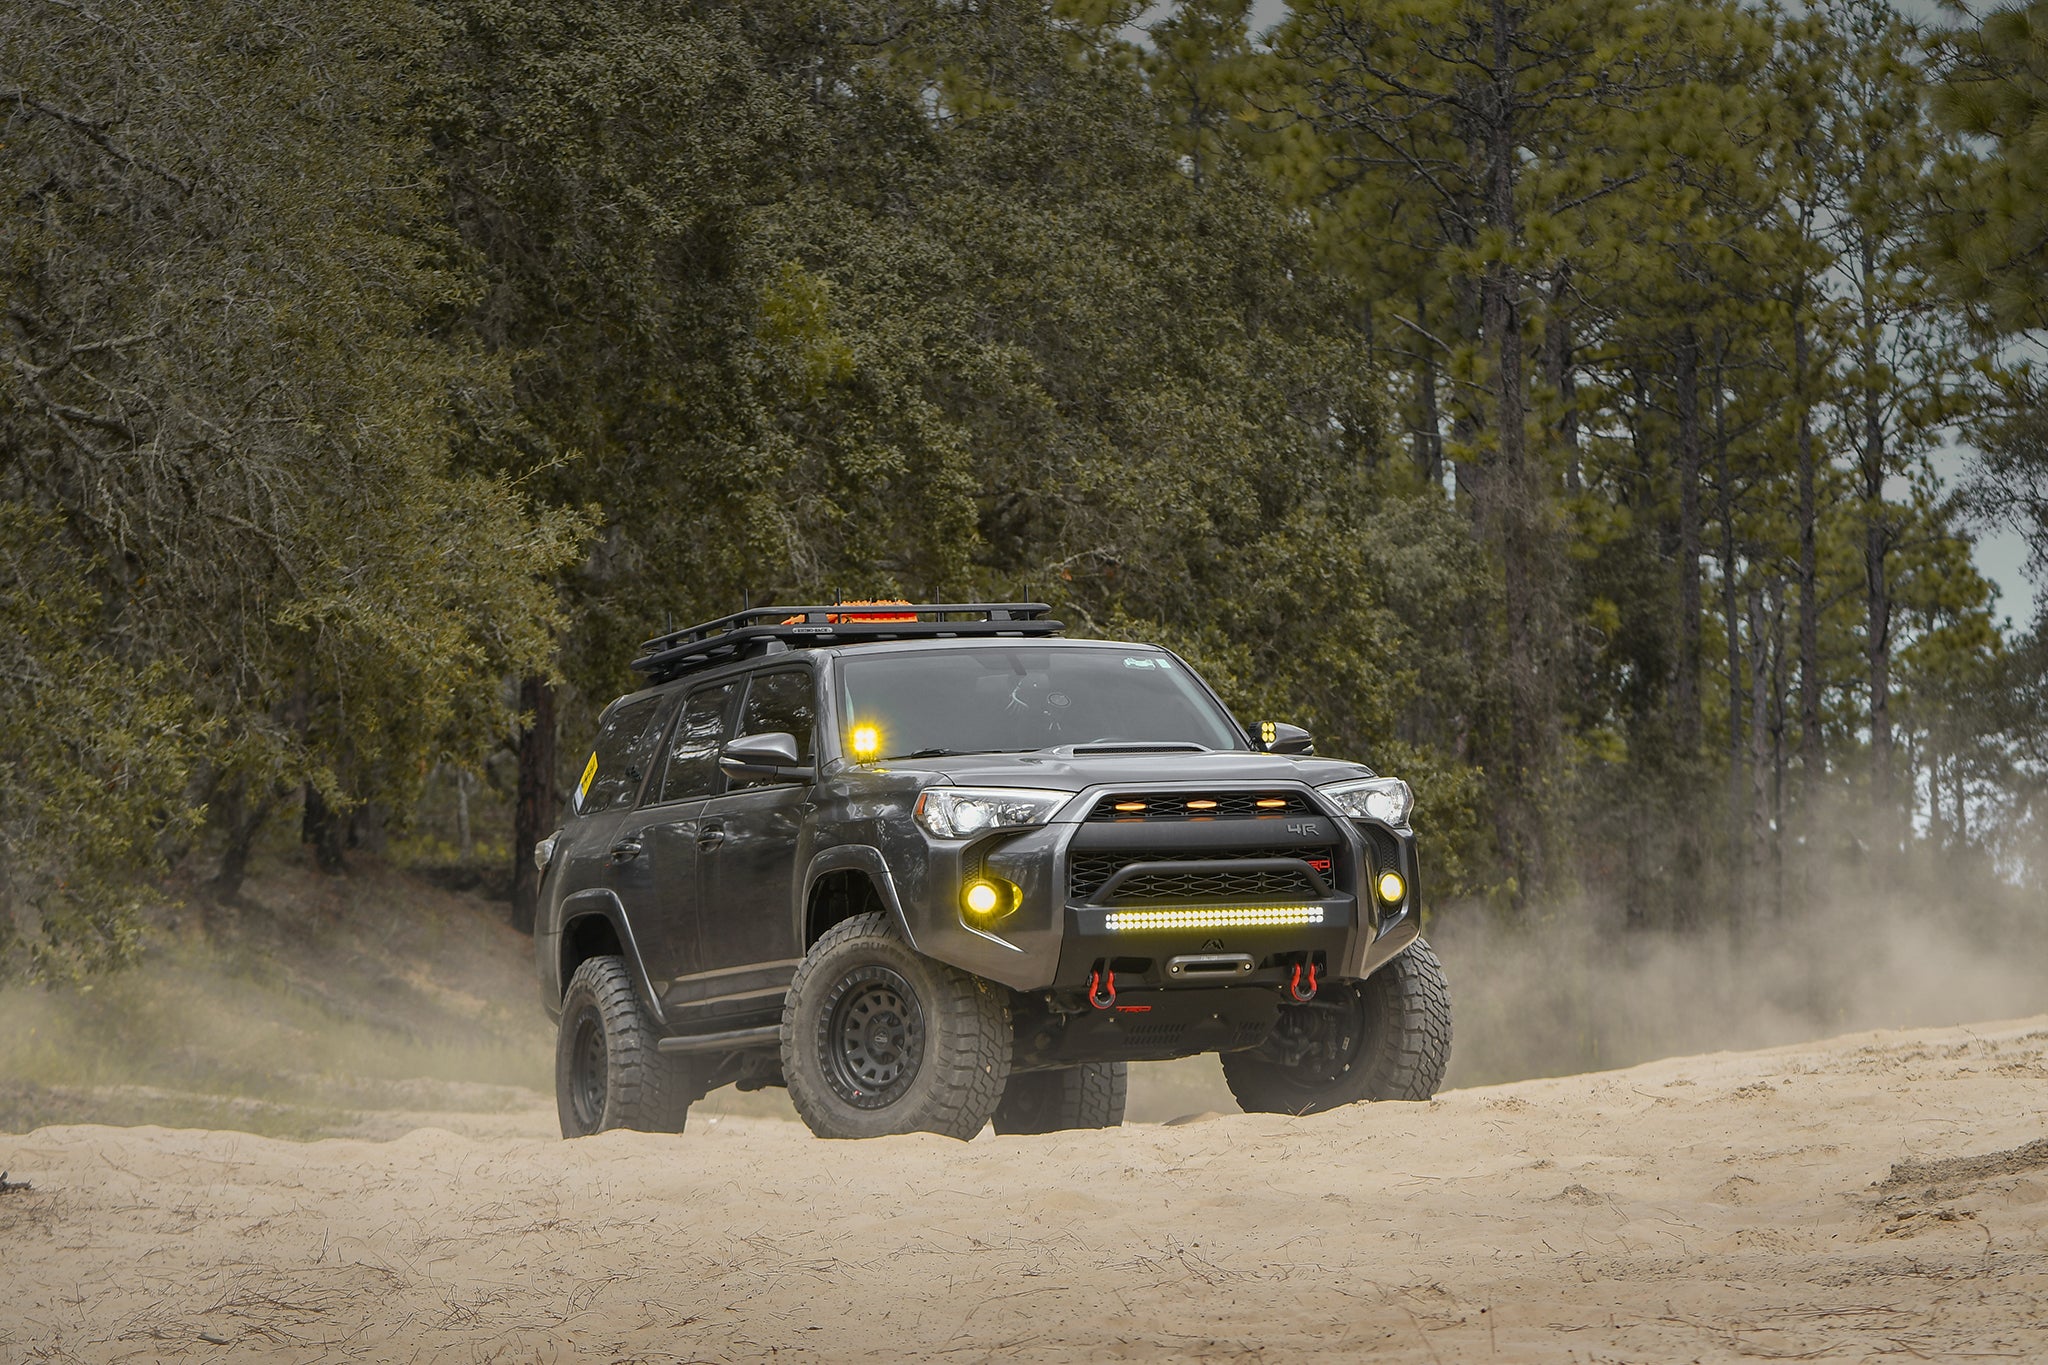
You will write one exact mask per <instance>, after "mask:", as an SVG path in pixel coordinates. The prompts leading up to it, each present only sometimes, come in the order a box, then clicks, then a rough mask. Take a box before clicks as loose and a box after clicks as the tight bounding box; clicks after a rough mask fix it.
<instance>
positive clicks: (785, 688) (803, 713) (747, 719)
mask: <svg viewBox="0 0 2048 1365" xmlns="http://www.w3.org/2000/svg"><path fill="white" fill-rule="evenodd" d="M817 727H818V703H817V697H816V690H815V689H814V688H813V686H812V684H811V674H810V670H809V669H786V670H784V671H782V672H779V673H760V674H756V675H755V676H754V678H753V679H752V680H751V681H750V682H748V684H747V704H746V706H745V707H744V708H743V709H742V711H741V714H740V733H741V734H742V735H761V734H767V733H769V732H770V731H774V730H781V731H784V732H786V733H788V734H791V735H794V736H796V757H797V762H799V763H809V762H810V761H811V732H812V731H813V730H815V729H817Z"/></svg>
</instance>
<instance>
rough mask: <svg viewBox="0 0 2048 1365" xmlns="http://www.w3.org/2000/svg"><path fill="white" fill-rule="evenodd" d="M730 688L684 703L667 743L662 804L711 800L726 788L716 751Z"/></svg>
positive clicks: (704, 693)
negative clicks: (712, 796) (708, 798)
mask: <svg viewBox="0 0 2048 1365" xmlns="http://www.w3.org/2000/svg"><path fill="white" fill-rule="evenodd" d="M731 698H732V684H731V683H727V684H725V685H724V686H723V687H711V688H706V689H705V690H704V691H702V692H695V693H692V694H691V695H690V699H689V700H688V701H686V702H684V703H683V714H682V715H681V716H679V717H677V719H676V724H675V729H674V730H673V731H672V732H671V733H670V735H669V740H668V767H667V769H666V770H665V771H664V772H663V773H662V777H661V794H660V796H659V797H658V798H657V799H659V800H662V801H686V800H688V799H689V798H690V797H693V796H711V795H714V794H716V793H717V792H718V791H719V789H720V788H721V787H723V786H724V785H725V775H724V774H723V773H721V772H719V771H718V750H719V748H720V747H721V746H722V745H724V743H725V704H726V702H727V701H729V700H731Z"/></svg>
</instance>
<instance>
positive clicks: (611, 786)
mask: <svg viewBox="0 0 2048 1365" xmlns="http://www.w3.org/2000/svg"><path fill="white" fill-rule="evenodd" d="M661 701H662V699H661V698H660V697H642V698H640V699H639V700H638V701H631V702H627V703H626V704H625V705H624V706H616V707H613V708H612V713H611V714H610V715H609V716H607V717H606V718H605V722H604V725H603V726H602V727H601V728H600V729H599V730H598V732H597V743H596V745H594V746H593V747H592V748H591V751H590V759H589V761H588V762H586V763H585V764H584V765H583V773H582V775H581V776H580V777H579V778H578V779H577V782H576V791H575V793H574V794H573V795H572V796H571V797H570V798H569V807H570V809H571V810H573V811H575V812H576V814H578V815H589V814H592V813H593V812H595V811H601V810H609V809H610V808H611V807H613V806H616V805H621V804H624V803H628V802H631V801H632V799H633V794H634V793H635V792H637V791H639V790H640V779H642V778H643V777H645V776H647V764H648V760H649V759H650V758H652V757H653V756H654V750H655V747H656V746H657V745H659V744H660V743H661V730H660V728H659V727H658V726H656V725H655V723H654V712H655V709H656V708H657V707H658V706H660V705H661Z"/></svg>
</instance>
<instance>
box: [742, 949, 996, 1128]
mask: <svg viewBox="0 0 2048 1365" xmlns="http://www.w3.org/2000/svg"><path fill="white" fill-rule="evenodd" d="M782 1073H783V1075H784V1077H785V1078H786V1079H787V1080H788V1082H789V1098H790V1102H791V1103H792V1104H794V1105H795V1106H796V1112H797V1113H798V1114H800V1115H801V1116H802V1117H803V1121H804V1122H805V1123H807V1124H809V1125H810V1128H811V1131H812V1132H813V1133H816V1134H817V1135H818V1136H819V1137H827V1138H861V1137H881V1136H883V1135H884V1134H887V1133H944V1134H946V1135H947V1136H948V1137H956V1138H960V1139H963V1140H965V1139H967V1138H971V1137H973V1136H974V1135H975V1134H976V1133H978V1132H980V1131H981V1129H982V1126H983V1125H984V1124H986V1123H987V1122H988V1121H989V1116H990V1115H992V1114H994V1113H995V1110H996V1102H997V1101H998V1100H999V1099H1000V1098H1001V1097H1002V1093H1003V1082H1004V1081H1006V1080H1007V1079H1009V1074H1010V1005H1009V998H1008V996H1007V994H1006V993H1005V992H1003V991H1001V990H1000V989H998V988H997V987H994V986H991V985H990V984H989V983H988V982H986V981H983V980H981V979H979V978H978V977H974V976H970V975H968V974H967V973H966V972H962V971H957V970H955V969H954V968H952V967H948V966H945V965H944V964H943V963H938V962H933V961H932V960H931V959H929V958H926V957H921V956H919V955H918V953H917V952H916V951H915V950H913V949H912V948H911V946H910V945H909V944H907V943H905V942H904V941H903V940H902V939H900V938H898V937H897V936H896V933H895V931H894V930H892V929H891V928H890V927H889V921H888V917H887V916H885V915H880V914H866V915H855V916H854V917H853V918H852V919H849V920H843V921H841V922H840V923H838V924H835V925H834V926H832V928H830V929H829V930H827V931H826V932H825V935H824V937H822V938H820V939H819V940H818V941H817V943H816V944H815V945H813V946H812V948H811V951H810V952H809V953H807V954H805V956H804V960H803V965H801V966H800V967H798V968H797V970H796V979H795V980H794V981H792V982H790V985H789V995H788V997H787V998H786V999H785V1000H784V1002H783V1006H782Z"/></svg>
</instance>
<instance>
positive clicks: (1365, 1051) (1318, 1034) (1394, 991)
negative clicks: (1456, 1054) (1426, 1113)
mask: <svg viewBox="0 0 2048 1365" xmlns="http://www.w3.org/2000/svg"><path fill="white" fill-rule="evenodd" d="M1450 1058H1451V993H1450V988H1449V987H1448V986H1447V985H1446V984H1445V982H1444V969H1443V964H1442V963H1440V962H1438V961H1437V960H1436V954H1435V953H1433V952H1431V951H1430V949H1429V945H1428V944H1427V943H1425V942H1423V941H1422V940H1421V939H1417V940H1415V943H1414V944H1413V946H1411V947H1410V948H1409V949H1408V951H1406V952H1404V953H1402V954H1401V955H1400V956H1399V957H1397V958H1395V959H1394V960H1393V961H1392V962H1389V963H1388V964H1387V965H1386V966H1384V967H1382V968H1380V969H1379V970H1378V971H1376V972H1374V973H1373V974H1372V975H1371V976H1369V977H1367V978H1366V979H1365V980H1363V981H1331V982H1327V983H1325V985H1324V986H1323V989H1322V990H1321V991H1320V992H1319V993H1318V994H1317V996H1316V998H1315V999H1314V1000H1312V1001H1310V1002H1309V1003H1308V1004H1306V1005H1288V1006H1286V1007H1284V1008H1283V1009H1282V1010H1281V1011H1280V1023H1279V1025H1278V1026H1277V1027H1276V1028H1275V1029H1274V1030H1273V1036H1272V1037H1271V1038H1270V1039H1268V1040H1267V1041H1266V1042H1264V1043H1262V1044H1261V1045H1259V1046H1258V1047H1256V1048H1254V1049H1252V1050H1251V1051H1249V1052H1226V1053H1224V1054H1223V1079H1224V1081H1225V1082H1226V1083H1227V1084H1228V1085H1229V1086H1230V1093H1231V1094H1233V1095H1235V1096H1236V1097H1237V1102H1238V1104H1239V1105H1240V1106H1241V1107H1242V1108H1243V1109H1244V1111H1245V1112H1246V1113H1248V1114H1319V1113H1321V1112H1322V1111H1323V1110H1325V1109H1335V1108H1337V1107H1338V1106H1339V1105H1344V1104H1355V1103H1357V1102H1358V1101H1360V1100H1426V1099H1428V1098H1429V1097H1430V1096H1432V1095H1434V1094H1435V1093H1436V1088H1437V1086H1438V1085H1440V1084H1441V1083H1442V1082H1443V1078H1444V1067H1445V1065H1446V1064H1447V1063H1448V1062H1449V1061H1450Z"/></svg>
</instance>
